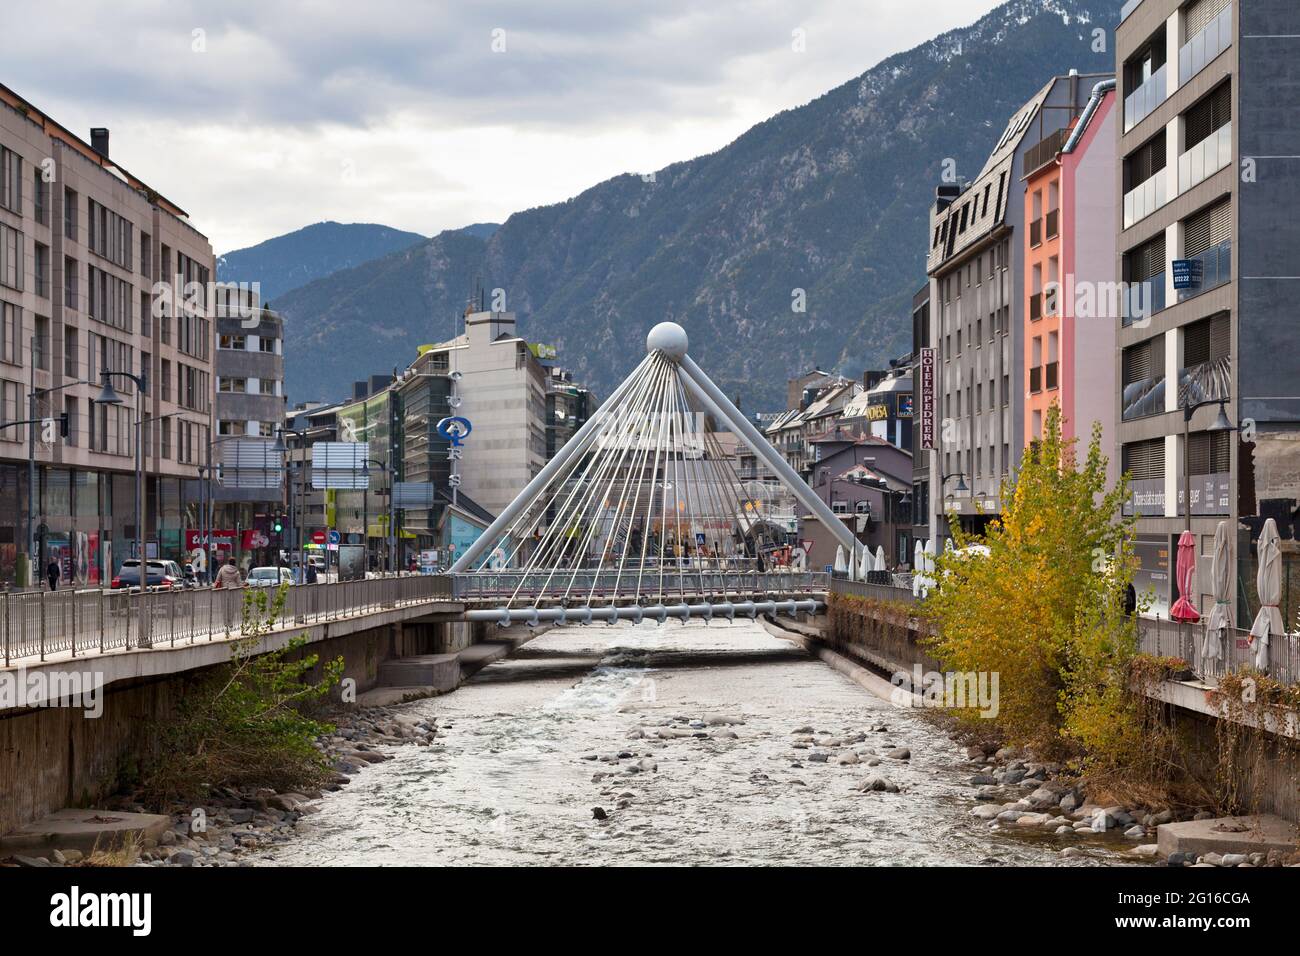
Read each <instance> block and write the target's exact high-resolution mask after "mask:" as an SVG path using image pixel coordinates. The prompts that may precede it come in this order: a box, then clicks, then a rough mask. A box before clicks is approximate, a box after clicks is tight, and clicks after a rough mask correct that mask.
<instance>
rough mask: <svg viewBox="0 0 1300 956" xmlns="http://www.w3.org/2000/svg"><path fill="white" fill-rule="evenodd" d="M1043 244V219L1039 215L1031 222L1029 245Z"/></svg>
mask: <svg viewBox="0 0 1300 956" xmlns="http://www.w3.org/2000/svg"><path fill="white" fill-rule="evenodd" d="M1042 244H1043V219H1042V217H1041V216H1040V217H1038V218H1037V219H1035V220H1034V221H1033V222H1031V223H1030V224H1029V245H1030V246H1041V245H1042Z"/></svg>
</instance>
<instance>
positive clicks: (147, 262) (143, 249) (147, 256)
mask: <svg viewBox="0 0 1300 956" xmlns="http://www.w3.org/2000/svg"><path fill="white" fill-rule="evenodd" d="M152 252H153V246H152V245H150V242H149V233H147V232H141V233H140V275H142V276H144V277H145V278H146V279H147V278H149V276H150V275H151V270H152V269H153V255H152Z"/></svg>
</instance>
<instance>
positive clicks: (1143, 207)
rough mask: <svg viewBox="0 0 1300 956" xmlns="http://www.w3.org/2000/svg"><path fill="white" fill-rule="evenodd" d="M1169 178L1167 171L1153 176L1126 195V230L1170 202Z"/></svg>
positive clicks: (1161, 171)
mask: <svg viewBox="0 0 1300 956" xmlns="http://www.w3.org/2000/svg"><path fill="white" fill-rule="evenodd" d="M1168 183H1169V178H1168V176H1166V175H1165V170H1163V169H1162V170H1160V171H1159V172H1157V173H1155V174H1153V175H1152V176H1151V178H1150V179H1148V180H1147V181H1146V182H1144V183H1142V184H1141V185H1139V186H1137V187H1135V188H1133V189H1130V190H1129V191H1128V192H1127V193H1125V194H1124V228H1125V229H1127V228H1128V227H1129V226H1131V225H1133V224H1134V223H1136V222H1141V221H1142V220H1143V219H1145V218H1146V217H1147V216H1149V215H1151V214H1152V213H1153V212H1155V211H1156V210H1157V209H1159V208H1160V207H1161V206H1163V205H1164V204H1165V203H1167V202H1168V201H1169V196H1168V195H1167V193H1168V192H1169V187H1168Z"/></svg>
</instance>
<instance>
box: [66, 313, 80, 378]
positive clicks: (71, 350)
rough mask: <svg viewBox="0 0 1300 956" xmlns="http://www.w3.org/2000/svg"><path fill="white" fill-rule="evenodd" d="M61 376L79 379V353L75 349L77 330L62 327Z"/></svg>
mask: <svg viewBox="0 0 1300 956" xmlns="http://www.w3.org/2000/svg"><path fill="white" fill-rule="evenodd" d="M63 374H64V375H65V376H66V377H68V378H71V379H76V378H80V377H81V353H80V352H79V351H78V349H77V330H76V329H74V328H73V327H72V326H70V325H65V326H64V327H63Z"/></svg>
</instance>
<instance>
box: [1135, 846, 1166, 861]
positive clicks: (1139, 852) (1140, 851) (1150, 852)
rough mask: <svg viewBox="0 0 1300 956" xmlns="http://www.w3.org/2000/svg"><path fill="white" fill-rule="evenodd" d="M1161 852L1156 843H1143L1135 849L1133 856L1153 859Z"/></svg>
mask: <svg viewBox="0 0 1300 956" xmlns="http://www.w3.org/2000/svg"><path fill="white" fill-rule="evenodd" d="M1159 851H1160V847H1159V846H1157V845H1156V844H1154V843H1143V844H1140V845H1139V846H1135V847H1134V848H1133V855H1134V856H1140V857H1143V858H1144V859H1148V860H1149V859H1152V858H1154V857H1155V855H1156V854H1157V853H1158V852H1159Z"/></svg>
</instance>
